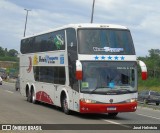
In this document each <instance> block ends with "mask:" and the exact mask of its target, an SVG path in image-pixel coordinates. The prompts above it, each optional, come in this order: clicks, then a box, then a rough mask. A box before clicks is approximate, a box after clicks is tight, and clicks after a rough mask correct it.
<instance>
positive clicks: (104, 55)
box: [20, 24, 147, 116]
mask: <svg viewBox="0 0 160 133" xmlns="http://www.w3.org/2000/svg"><path fill="white" fill-rule="evenodd" d="M20 51H21V55H20V88H21V89H20V90H21V94H23V95H24V96H26V97H27V100H28V101H29V102H32V103H36V102H37V101H40V102H44V103H48V104H52V105H55V106H58V107H62V109H63V111H64V112H65V113H66V114H69V112H70V111H76V112H80V113H108V114H109V115H110V116H116V115H117V114H118V113H119V112H134V111H136V109H137V95H138V91H137V77H138V75H137V66H138V61H137V59H136V54H135V49H134V44H133V41H132V37H131V34H130V31H129V29H127V28H126V27H124V26H120V25H111V24H70V25H67V26H64V27H61V28H57V29H54V30H51V31H48V32H44V33H41V34H37V35H33V36H30V37H25V38H23V39H22V40H21V48H20ZM139 64H140V66H141V68H142V78H143V79H146V78H147V69H146V66H145V64H144V63H143V62H141V61H139Z"/></svg>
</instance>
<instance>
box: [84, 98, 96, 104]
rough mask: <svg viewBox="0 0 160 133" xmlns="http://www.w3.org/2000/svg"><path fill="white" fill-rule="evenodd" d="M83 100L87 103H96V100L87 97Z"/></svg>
mask: <svg viewBox="0 0 160 133" xmlns="http://www.w3.org/2000/svg"><path fill="white" fill-rule="evenodd" d="M81 101H82V102H85V103H96V101H95V100H90V99H85V98H82V99H81Z"/></svg>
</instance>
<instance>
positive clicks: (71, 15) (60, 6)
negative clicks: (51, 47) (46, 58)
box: [0, 0, 160, 55]
mask: <svg viewBox="0 0 160 133" xmlns="http://www.w3.org/2000/svg"><path fill="white" fill-rule="evenodd" d="M92 2H93V0H81V1H77V0H59V1H58V0H54V1H53V0H34V1H33V0H27V1H26V0H0V17H1V18H3V19H1V21H0V25H1V26H0V31H1V32H0V36H1V40H0V44H1V45H3V47H7V48H15V49H17V50H19V42H20V39H21V38H22V37H23V32H24V24H25V17H26V11H25V10H24V8H27V9H31V10H32V11H31V12H29V15H28V23H27V30H26V35H33V34H36V33H38V32H42V31H47V30H49V29H53V28H55V27H59V26H62V25H66V24H69V23H87V22H90V18H91V9H92ZM159 5H160V1H158V0H152V1H150V0H140V1H139V0H95V11H94V23H113V24H120V25H124V26H126V27H128V28H129V29H130V30H131V33H132V35H133V40H134V44H135V48H136V51H137V54H138V55H146V54H147V52H148V50H149V49H151V48H159V45H158V44H159V43H160V39H159V35H160V31H159V29H160V26H159V22H160V17H159V14H160V10H159ZM153 46H154V47H153ZM141 49H143V51H141Z"/></svg>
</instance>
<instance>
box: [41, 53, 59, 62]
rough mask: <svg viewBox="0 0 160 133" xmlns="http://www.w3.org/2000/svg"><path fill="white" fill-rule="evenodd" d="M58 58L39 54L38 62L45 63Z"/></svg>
mask: <svg viewBox="0 0 160 133" xmlns="http://www.w3.org/2000/svg"><path fill="white" fill-rule="evenodd" d="M56 60H58V57H56V56H55V57H51V56H49V55H46V56H45V57H42V56H39V62H45V63H48V64H50V63H55V61H56Z"/></svg>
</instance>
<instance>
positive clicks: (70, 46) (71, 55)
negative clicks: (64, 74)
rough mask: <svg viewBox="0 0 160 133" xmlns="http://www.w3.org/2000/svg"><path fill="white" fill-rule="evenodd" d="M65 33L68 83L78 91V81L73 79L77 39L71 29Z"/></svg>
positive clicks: (76, 57) (73, 30)
mask: <svg viewBox="0 0 160 133" xmlns="http://www.w3.org/2000/svg"><path fill="white" fill-rule="evenodd" d="M66 32H67V50H68V66H69V82H70V86H71V87H72V88H73V89H74V90H76V91H77V92H78V91H79V88H78V81H77V80H76V78H75V73H76V60H77V59H78V56H77V55H78V54H77V38H76V31H75V29H73V28H69V29H67V30H66Z"/></svg>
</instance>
